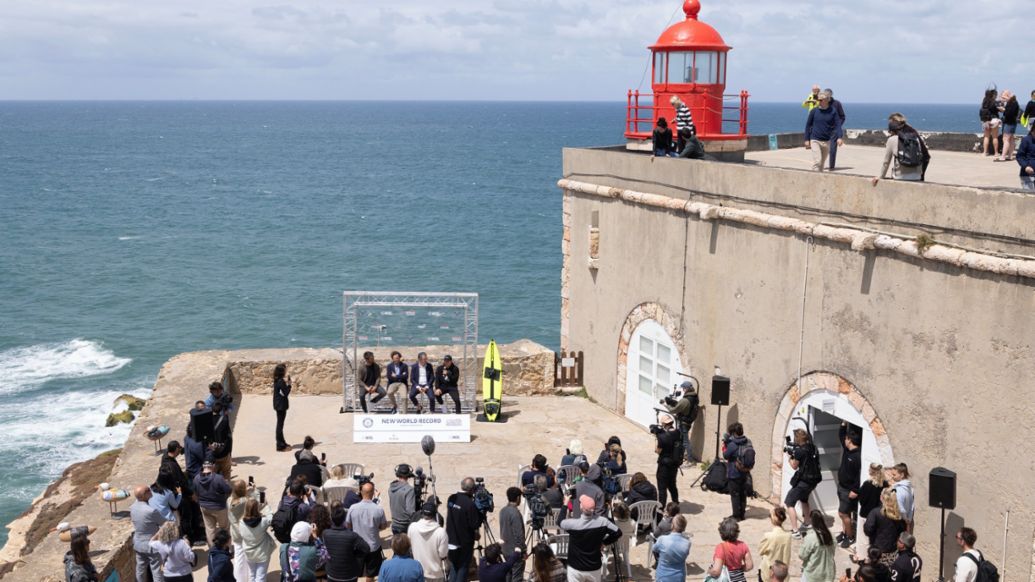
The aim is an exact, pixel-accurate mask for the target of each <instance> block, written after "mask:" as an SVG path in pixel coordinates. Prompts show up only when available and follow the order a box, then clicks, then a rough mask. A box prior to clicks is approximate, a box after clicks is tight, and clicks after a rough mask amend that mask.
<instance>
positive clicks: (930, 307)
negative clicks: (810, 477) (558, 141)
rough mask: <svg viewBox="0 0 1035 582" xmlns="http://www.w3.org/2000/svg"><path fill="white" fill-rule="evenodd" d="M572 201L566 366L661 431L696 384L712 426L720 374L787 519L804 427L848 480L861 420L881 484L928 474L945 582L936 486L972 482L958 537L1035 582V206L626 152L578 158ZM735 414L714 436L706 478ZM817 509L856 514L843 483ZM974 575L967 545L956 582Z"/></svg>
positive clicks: (922, 534) (930, 528)
mask: <svg viewBox="0 0 1035 582" xmlns="http://www.w3.org/2000/svg"><path fill="white" fill-rule="evenodd" d="M559 185H560V187H561V188H562V189H563V195H564V202H563V208H564V223H563V228H564V230H563V243H562V246H563V254H564V267H563V274H562V318H561V326H562V338H561V347H562V348H563V349H569V350H570V349H574V350H582V351H583V352H584V353H585V362H586V367H585V370H586V380H585V383H586V387H587V390H588V392H589V394H590V396H591V397H593V398H594V399H596V400H597V401H598V402H601V403H603V404H604V405H606V406H608V407H611V408H613V409H614V410H615V411H617V412H618V413H620V414H624V415H625V416H627V417H629V418H631V419H633V420H635V421H636V422H638V423H640V424H644V425H646V424H648V423H651V422H654V418H655V413H654V410H653V408H654V406H656V405H657V401H658V399H659V398H660V397H661V396H663V395H666V394H668V393H669V391H670V390H671V389H672V387H673V385H675V384H678V383H679V381H681V380H682V378H681V377H679V376H677V373H678V372H683V373H689V374H693V375H694V376H695V377H696V378H699V379H700V380H701V384H702V402H703V403H705V404H707V403H708V402H709V399H710V388H709V384H710V382H709V380H710V378H711V376H712V374H713V369H714V367H716V366H718V367H721V370H722V372H723V374H725V375H727V376H729V377H730V378H731V379H732V401H731V404H732V406H731V407H729V408H724V409H723V415H722V420H721V425H720V428H721V429H723V430H724V428H725V426H726V425H727V424H728V423H729V422H732V421H734V420H739V421H740V422H742V423H744V425H745V427H746V430H747V433H748V436H749V437H751V438H752V440H753V441H754V444H755V448H756V449H757V450H758V451H759V454H760V457H759V459H760V462H759V465H758V467H757V468H756V470H755V472H754V484H755V488H756V490H757V491H758V492H759V494H760V495H762V496H766V497H770V498H771V499H773V500H776V499H778V498H782V495H783V493H784V492H785V490H786V488H787V487H788V481H789V478H790V471H789V470H788V466H787V464H786V457H785V456H784V455H783V453H782V450H781V448H782V445H783V438H784V436H785V435H787V434H789V433H790V431H791V430H793V428H796V427H800V426H801V423H803V422H805V423H808V424H809V426H810V428H811V429H812V430H813V431H814V432H815V435H816V440H817V443H818V444H819V445H820V446H821V448H822V449H823V457H822V462H823V463H824V468H826V469H830V470H831V471H828V472H827V473H826V474H825V475H826V476H827V477H828V478H830V479H832V478H833V474H834V473H835V472H836V468H837V463H838V461H839V459H840V452H841V451H840V447H839V446H838V445H837V436H836V435H837V433H836V428H837V427H838V425H839V424H840V422H841V421H842V420H847V421H849V422H850V423H852V424H854V425H856V426H859V427H861V428H862V429H863V432H864V442H863V460H864V464H863V465H864V471H865V467H866V466H867V465H868V463H869V462H871V461H879V462H881V463H883V464H884V465H885V466H889V465H891V464H893V463H895V462H906V463H908V465H909V467H910V469H911V471H912V473H913V484H914V487H915V489H916V499H917V516H916V531H917V535H918V538H919V540H920V544H921V545H920V551H921V553H922V554H923V555H924V556H925V558H926V560H927V564H928V566H927V568H925V579H932V580H933V579H935V578H936V577H937V555H938V538H939V512H938V510H935V509H932V508H929V507H928V487H927V481H928V479H927V475H928V472H929V471H930V470H931V469H932V468H933V467H937V466H944V467H947V468H949V469H952V470H954V471H956V472H957V473H958V488H957V505H956V509H955V510H954V511H952V512H951V513H950V514H948V516H947V523H948V525H947V529H948V530H949V531H950V532H951V531H953V530H954V529H955V528H957V527H959V526H960V525H962V524H963V523H965V524H966V525H968V526H971V527H974V528H975V529H976V530H977V531H978V534H979V538H980V539H979V546H980V547H981V548H982V549H983V550H985V552H986V555H987V557H988V558H989V559H991V560H993V561H994V562H995V563H996V564H998V565H999V567H1000V569H1004V568H1005V570H1006V577H1007V579H1016V580H1028V579H1032V564H1033V529H1035V500H1033V498H1032V495H1031V492H1032V489H1033V486H1035V461H1033V457H1032V455H1031V453H1030V444H1029V443H1031V442H1032V440H1033V439H1032V437H1033V435H1035V428H1033V424H1035V423H1033V421H1035V404H1033V402H1035V386H1033V382H1032V372H1033V371H1035V352H1033V346H1035V325H1033V324H1035V293H1033V287H1035V258H1032V255H1035V226H1033V223H1032V221H1031V216H1033V215H1035V197H1031V196H1025V195H1024V194H1022V193H1020V192H1011V191H1003V190H986V189H976V188H969V187H961V186H945V185H937V184H910V183H900V182H890V181H889V182H883V183H881V184H880V185H879V187H876V188H874V187H873V186H872V185H871V184H870V182H869V180H867V179H865V178H862V177H858V176H846V175H830V174H823V175H820V174H815V173H810V172H802V171H795V170H786V169H779V168H772V167H758V166H751V165H741V164H722V163H715V162H696V161H689V160H671V159H663V158H657V159H655V158H651V157H650V156H648V155H640V154H634V153H628V152H625V151H620V150H618V149H595V150H593V149H568V150H565V152H564V178H563V179H562V180H561V181H560V184H559ZM716 414H717V413H716V407H714V406H707V407H706V408H705V409H704V411H703V412H702V413H701V416H700V417H699V418H698V421H697V423H696V424H695V427H694V431H693V437H692V441H693V449H694V451H695V454H696V455H697V456H699V457H701V458H704V459H710V458H711V457H712V455H713V454H714V453H713V448H714V446H715V444H714V443H715V440H714V439H715V431H716V428H717V421H716ZM799 418H800V419H802V420H798V419H799ZM761 459H766V460H768V461H769V462H770V463H771V465H770V466H768V467H767V466H765V464H764V463H762V462H761ZM813 505H814V506H817V505H818V506H819V507H821V508H822V509H823V510H824V511H828V512H831V513H833V512H836V511H837V506H836V493H835V491H834V489H833V483H832V481H830V480H829V479H828V480H827V481H826V482H825V484H824V485H822V486H821V487H820V488H819V489H818V490H817V492H816V494H814V498H813ZM1004 552H1005V553H1004ZM958 555H959V552H958V549H957V548H956V545H955V543H954V542H953V540H952V537H951V533H950V534H949V537H948V538H947V541H946V572H947V575H951V574H952V561H954V560H955V558H956V557H957V556H958Z"/></svg>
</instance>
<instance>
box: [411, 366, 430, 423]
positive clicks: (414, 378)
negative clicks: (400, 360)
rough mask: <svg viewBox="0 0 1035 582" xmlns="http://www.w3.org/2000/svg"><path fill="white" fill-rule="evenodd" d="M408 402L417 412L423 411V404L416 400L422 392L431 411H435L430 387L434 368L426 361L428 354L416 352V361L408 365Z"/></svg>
mask: <svg viewBox="0 0 1035 582" xmlns="http://www.w3.org/2000/svg"><path fill="white" fill-rule="evenodd" d="M409 378H410V402H412V403H413V404H414V406H416V407H417V414H420V413H422V412H424V406H422V405H421V403H420V402H419V401H418V400H417V395H418V394H423V395H424V396H425V397H426V398H427V399H428V405H429V407H430V409H431V412H435V399H434V398H433V397H432V396H433V395H432V394H431V389H432V386H433V385H434V383H435V369H434V368H432V367H431V364H429V363H428V354H425V353H424V352H421V353H419V354H417V363H416V364H414V365H412V366H410V375H409Z"/></svg>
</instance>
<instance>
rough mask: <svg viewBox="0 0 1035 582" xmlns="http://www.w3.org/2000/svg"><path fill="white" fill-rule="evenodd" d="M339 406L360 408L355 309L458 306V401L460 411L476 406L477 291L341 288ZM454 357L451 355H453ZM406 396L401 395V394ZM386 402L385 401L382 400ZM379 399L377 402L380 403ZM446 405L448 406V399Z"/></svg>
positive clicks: (356, 312) (443, 307)
mask: <svg viewBox="0 0 1035 582" xmlns="http://www.w3.org/2000/svg"><path fill="white" fill-rule="evenodd" d="M342 306H343V309H342V334H341V345H342V407H341V412H354V411H356V410H361V407H360V403H359V395H358V393H357V392H356V390H357V386H356V369H357V363H358V362H359V359H358V358H359V355H360V353H359V310H360V309H362V308H365V307H380V308H393V309H398V308H405V307H417V308H441V309H459V310H462V311H463V315H464V333H463V338H462V342H463V343H462V348H463V352H462V353H461V354H458V355H460V356H461V360H460V365H459V366H458V367H459V368H460V405H461V410H463V411H464V412H472V411H474V410H475V409H476V407H477V395H476V393H475V389H476V385H477V382H476V381H477V379H478V377H479V374H478V354H477V351H478V294H477V293H434V292H419V291H417V292H402V291H345V292H343V293H342ZM454 357H455V356H454ZM407 397H408V396H406V395H404V396H403V398H407ZM383 402H386V401H383ZM383 402H382V403H378V404H382V407H383ZM444 404H445V405H446V406H449V409H450V410H452V407H451V402H450V401H449V400H448V399H446V401H445V403H444Z"/></svg>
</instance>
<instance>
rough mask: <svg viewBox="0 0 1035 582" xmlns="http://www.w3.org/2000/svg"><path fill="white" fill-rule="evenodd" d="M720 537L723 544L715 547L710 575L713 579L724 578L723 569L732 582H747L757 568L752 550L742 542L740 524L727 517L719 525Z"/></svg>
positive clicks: (709, 570) (709, 569)
mask: <svg viewBox="0 0 1035 582" xmlns="http://www.w3.org/2000/svg"><path fill="white" fill-rule="evenodd" d="M719 537H720V538H722V543H720V544H719V545H717V546H715V553H714V554H712V565H711V566H709V568H708V575H709V576H711V577H712V578H718V577H720V576H722V569H723V567H725V568H726V571H727V572H728V573H729V577H730V582H747V576H745V575H744V572H748V571H750V570H753V569H754V568H755V563H754V561H753V560H752V559H751V548H749V547H748V545H747V544H745V543H744V542H742V541H740V539H739V538H740V524H738V523H737V520H736V519H734V518H732V517H727V518H726V519H724V520H722V523H720V524H719Z"/></svg>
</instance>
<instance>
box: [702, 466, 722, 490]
mask: <svg viewBox="0 0 1035 582" xmlns="http://www.w3.org/2000/svg"><path fill="white" fill-rule="evenodd" d="M701 489H704V490H705V491H714V492H716V493H728V492H729V476H728V475H727V474H726V463H724V462H723V461H720V460H718V459H716V460H715V462H714V463H712V464H711V466H710V467H708V472H707V473H705V475H704V479H703V480H702V481H701Z"/></svg>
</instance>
